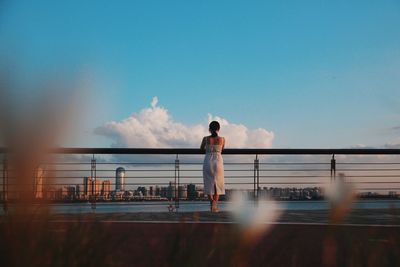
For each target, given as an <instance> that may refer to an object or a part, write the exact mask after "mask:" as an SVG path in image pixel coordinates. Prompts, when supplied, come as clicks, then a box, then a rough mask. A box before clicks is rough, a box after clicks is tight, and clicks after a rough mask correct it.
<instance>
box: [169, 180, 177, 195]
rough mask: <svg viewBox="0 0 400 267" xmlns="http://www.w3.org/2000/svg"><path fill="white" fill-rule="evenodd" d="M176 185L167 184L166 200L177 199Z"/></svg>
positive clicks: (173, 183) (172, 183)
mask: <svg viewBox="0 0 400 267" xmlns="http://www.w3.org/2000/svg"><path fill="white" fill-rule="evenodd" d="M176 193H177V192H176V184H175V182H172V181H171V182H169V185H168V187H167V198H168V199H175V198H176V197H177V195H176Z"/></svg>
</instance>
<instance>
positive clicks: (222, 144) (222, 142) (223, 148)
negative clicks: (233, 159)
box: [222, 137, 225, 149]
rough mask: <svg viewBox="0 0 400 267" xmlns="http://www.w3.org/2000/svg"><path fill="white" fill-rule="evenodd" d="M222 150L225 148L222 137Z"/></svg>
mask: <svg viewBox="0 0 400 267" xmlns="http://www.w3.org/2000/svg"><path fill="white" fill-rule="evenodd" d="M224 148H225V138H224V137H222V149H224Z"/></svg>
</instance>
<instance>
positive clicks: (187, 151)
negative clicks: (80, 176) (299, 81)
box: [0, 148, 400, 155]
mask: <svg viewBox="0 0 400 267" xmlns="http://www.w3.org/2000/svg"><path fill="white" fill-rule="evenodd" d="M8 152H12V151H9V149H7V148H0V153H8ZM49 153H53V154H161V155H162V154H182V155H191V154H204V153H205V152H204V150H201V149H197V148H54V149H51V150H49ZM222 153H223V154H227V155H229V154H230V155H255V154H258V155H299V154H304V155H332V154H335V155H360V154H361V155H377V154H382V155H396V154H400V149H389V148H336V149H324V148H316V149H313V148H311V149H302V148H299V149H291V148H268V149H256V148H254V149H253V148H228V149H224V150H223V152H222Z"/></svg>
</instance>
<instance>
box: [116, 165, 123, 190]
mask: <svg viewBox="0 0 400 267" xmlns="http://www.w3.org/2000/svg"><path fill="white" fill-rule="evenodd" d="M115 190H116V191H124V190H125V169H124V168H122V167H118V168H117V169H116V171H115Z"/></svg>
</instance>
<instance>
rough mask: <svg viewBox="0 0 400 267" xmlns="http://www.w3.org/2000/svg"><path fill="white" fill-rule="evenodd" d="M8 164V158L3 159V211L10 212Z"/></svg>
mask: <svg viewBox="0 0 400 267" xmlns="http://www.w3.org/2000/svg"><path fill="white" fill-rule="evenodd" d="M7 201H8V162H7V158H6V156H4V159H3V210H4V213H5V214H7V212H8V203H7Z"/></svg>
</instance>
